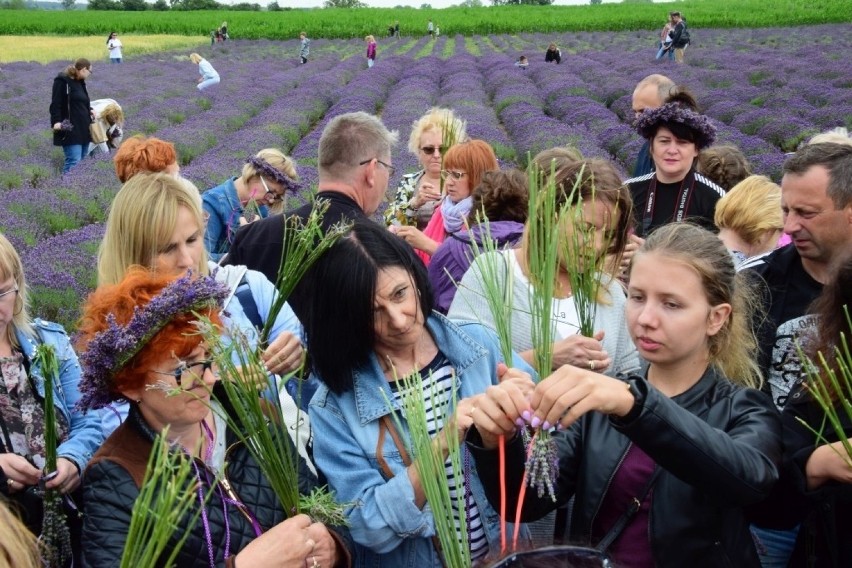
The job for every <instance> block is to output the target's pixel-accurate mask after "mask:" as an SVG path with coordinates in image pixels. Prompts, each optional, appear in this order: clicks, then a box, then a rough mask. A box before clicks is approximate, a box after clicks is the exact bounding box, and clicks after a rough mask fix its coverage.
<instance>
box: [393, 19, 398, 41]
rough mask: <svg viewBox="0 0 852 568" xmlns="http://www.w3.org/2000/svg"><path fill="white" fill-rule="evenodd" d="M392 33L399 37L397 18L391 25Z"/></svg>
mask: <svg viewBox="0 0 852 568" xmlns="http://www.w3.org/2000/svg"><path fill="white" fill-rule="evenodd" d="M393 35H394V37H399V20H397V21H396V23H395V24H394V25H393Z"/></svg>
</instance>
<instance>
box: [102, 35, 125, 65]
mask: <svg viewBox="0 0 852 568" xmlns="http://www.w3.org/2000/svg"><path fill="white" fill-rule="evenodd" d="M106 44H107V49H108V50H109V61H110V63H121V47H122V46H121V40H120V39H118V33H117V32H112V33H111V34H109V37H108V38H107V42H106Z"/></svg>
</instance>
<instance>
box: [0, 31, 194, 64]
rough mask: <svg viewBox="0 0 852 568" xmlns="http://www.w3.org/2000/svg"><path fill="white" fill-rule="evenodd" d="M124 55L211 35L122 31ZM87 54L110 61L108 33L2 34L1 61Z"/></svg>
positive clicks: (59, 58)
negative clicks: (61, 35) (100, 34)
mask: <svg viewBox="0 0 852 568" xmlns="http://www.w3.org/2000/svg"><path fill="white" fill-rule="evenodd" d="M119 38H120V39H121V42H122V43H123V44H124V48H123V52H124V57H125V58H133V57H136V56H139V55H142V54H145V53H152V52H160V51H168V50H173V49H183V48H185V49H187V50H191V49H195V48H197V47H199V46H202V45H204V44H205V43H209V41H210V40H209V38H206V37H198V36H195V37H192V36H179V35H122V36H119ZM78 57H85V58H86V59H89V60H90V61H92V62H99V61H103V62H104V63H108V62H109V56H108V52H107V48H106V34H104V35H103V36H78V37H59V36H0V63H9V62H11V61H38V62H39V63H48V62H51V61H72V60H74V59H77V58H78Z"/></svg>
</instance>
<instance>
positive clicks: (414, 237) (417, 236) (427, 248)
mask: <svg viewBox="0 0 852 568" xmlns="http://www.w3.org/2000/svg"><path fill="white" fill-rule="evenodd" d="M394 232H395V233H396V234H397V236H398V237H400V238H402V239H403V240H404V241H405V242H407V243H408V244H410V245H411V246H413V247H414V248H416V249H419V250H422V251H424V252H427V253H429V254H432V253H434V252H435V249H437V248H438V246H437V243H436V242H435V241H433V240H432V239H430V238H429V237H427V236H426V235H424V234H423V231H421V230H420V229H418V228H417V227H408V226H400V227H396V230H395V231H394Z"/></svg>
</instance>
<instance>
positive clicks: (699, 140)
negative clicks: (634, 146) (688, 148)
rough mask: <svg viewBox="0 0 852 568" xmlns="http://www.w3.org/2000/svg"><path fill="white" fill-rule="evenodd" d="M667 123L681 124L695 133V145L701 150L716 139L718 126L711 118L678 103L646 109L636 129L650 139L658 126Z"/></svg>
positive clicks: (637, 120)
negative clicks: (714, 124)
mask: <svg viewBox="0 0 852 568" xmlns="http://www.w3.org/2000/svg"><path fill="white" fill-rule="evenodd" d="M666 123H676V124H681V125H683V126H685V127H687V128H689V129H690V130H692V131H693V132H694V133H695V145H696V147H697V148H698V149H699V150H701V149H702V148H706V147H708V146H710V145H711V144H713V142H714V141H715V140H716V127H715V126H713V123H712V122H710V119H709V118H707V117H706V116H704V115H703V114H699V113H697V112H695V111H694V110H692V109H689V108H687V107H685V106H683V105H681V104H678V103H666V104H664V105H663V106H661V107H660V108H654V109H645V110H644V111H642V114H640V115H639V118H637V119H636V131H637V132H639V134H640V135H641V136H642V137H643V138H646V139H648V140H650V139H651V138H652V137H653V136H654V133H655V132H656V130H657V128H659V127H660V126H665V124H666Z"/></svg>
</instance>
